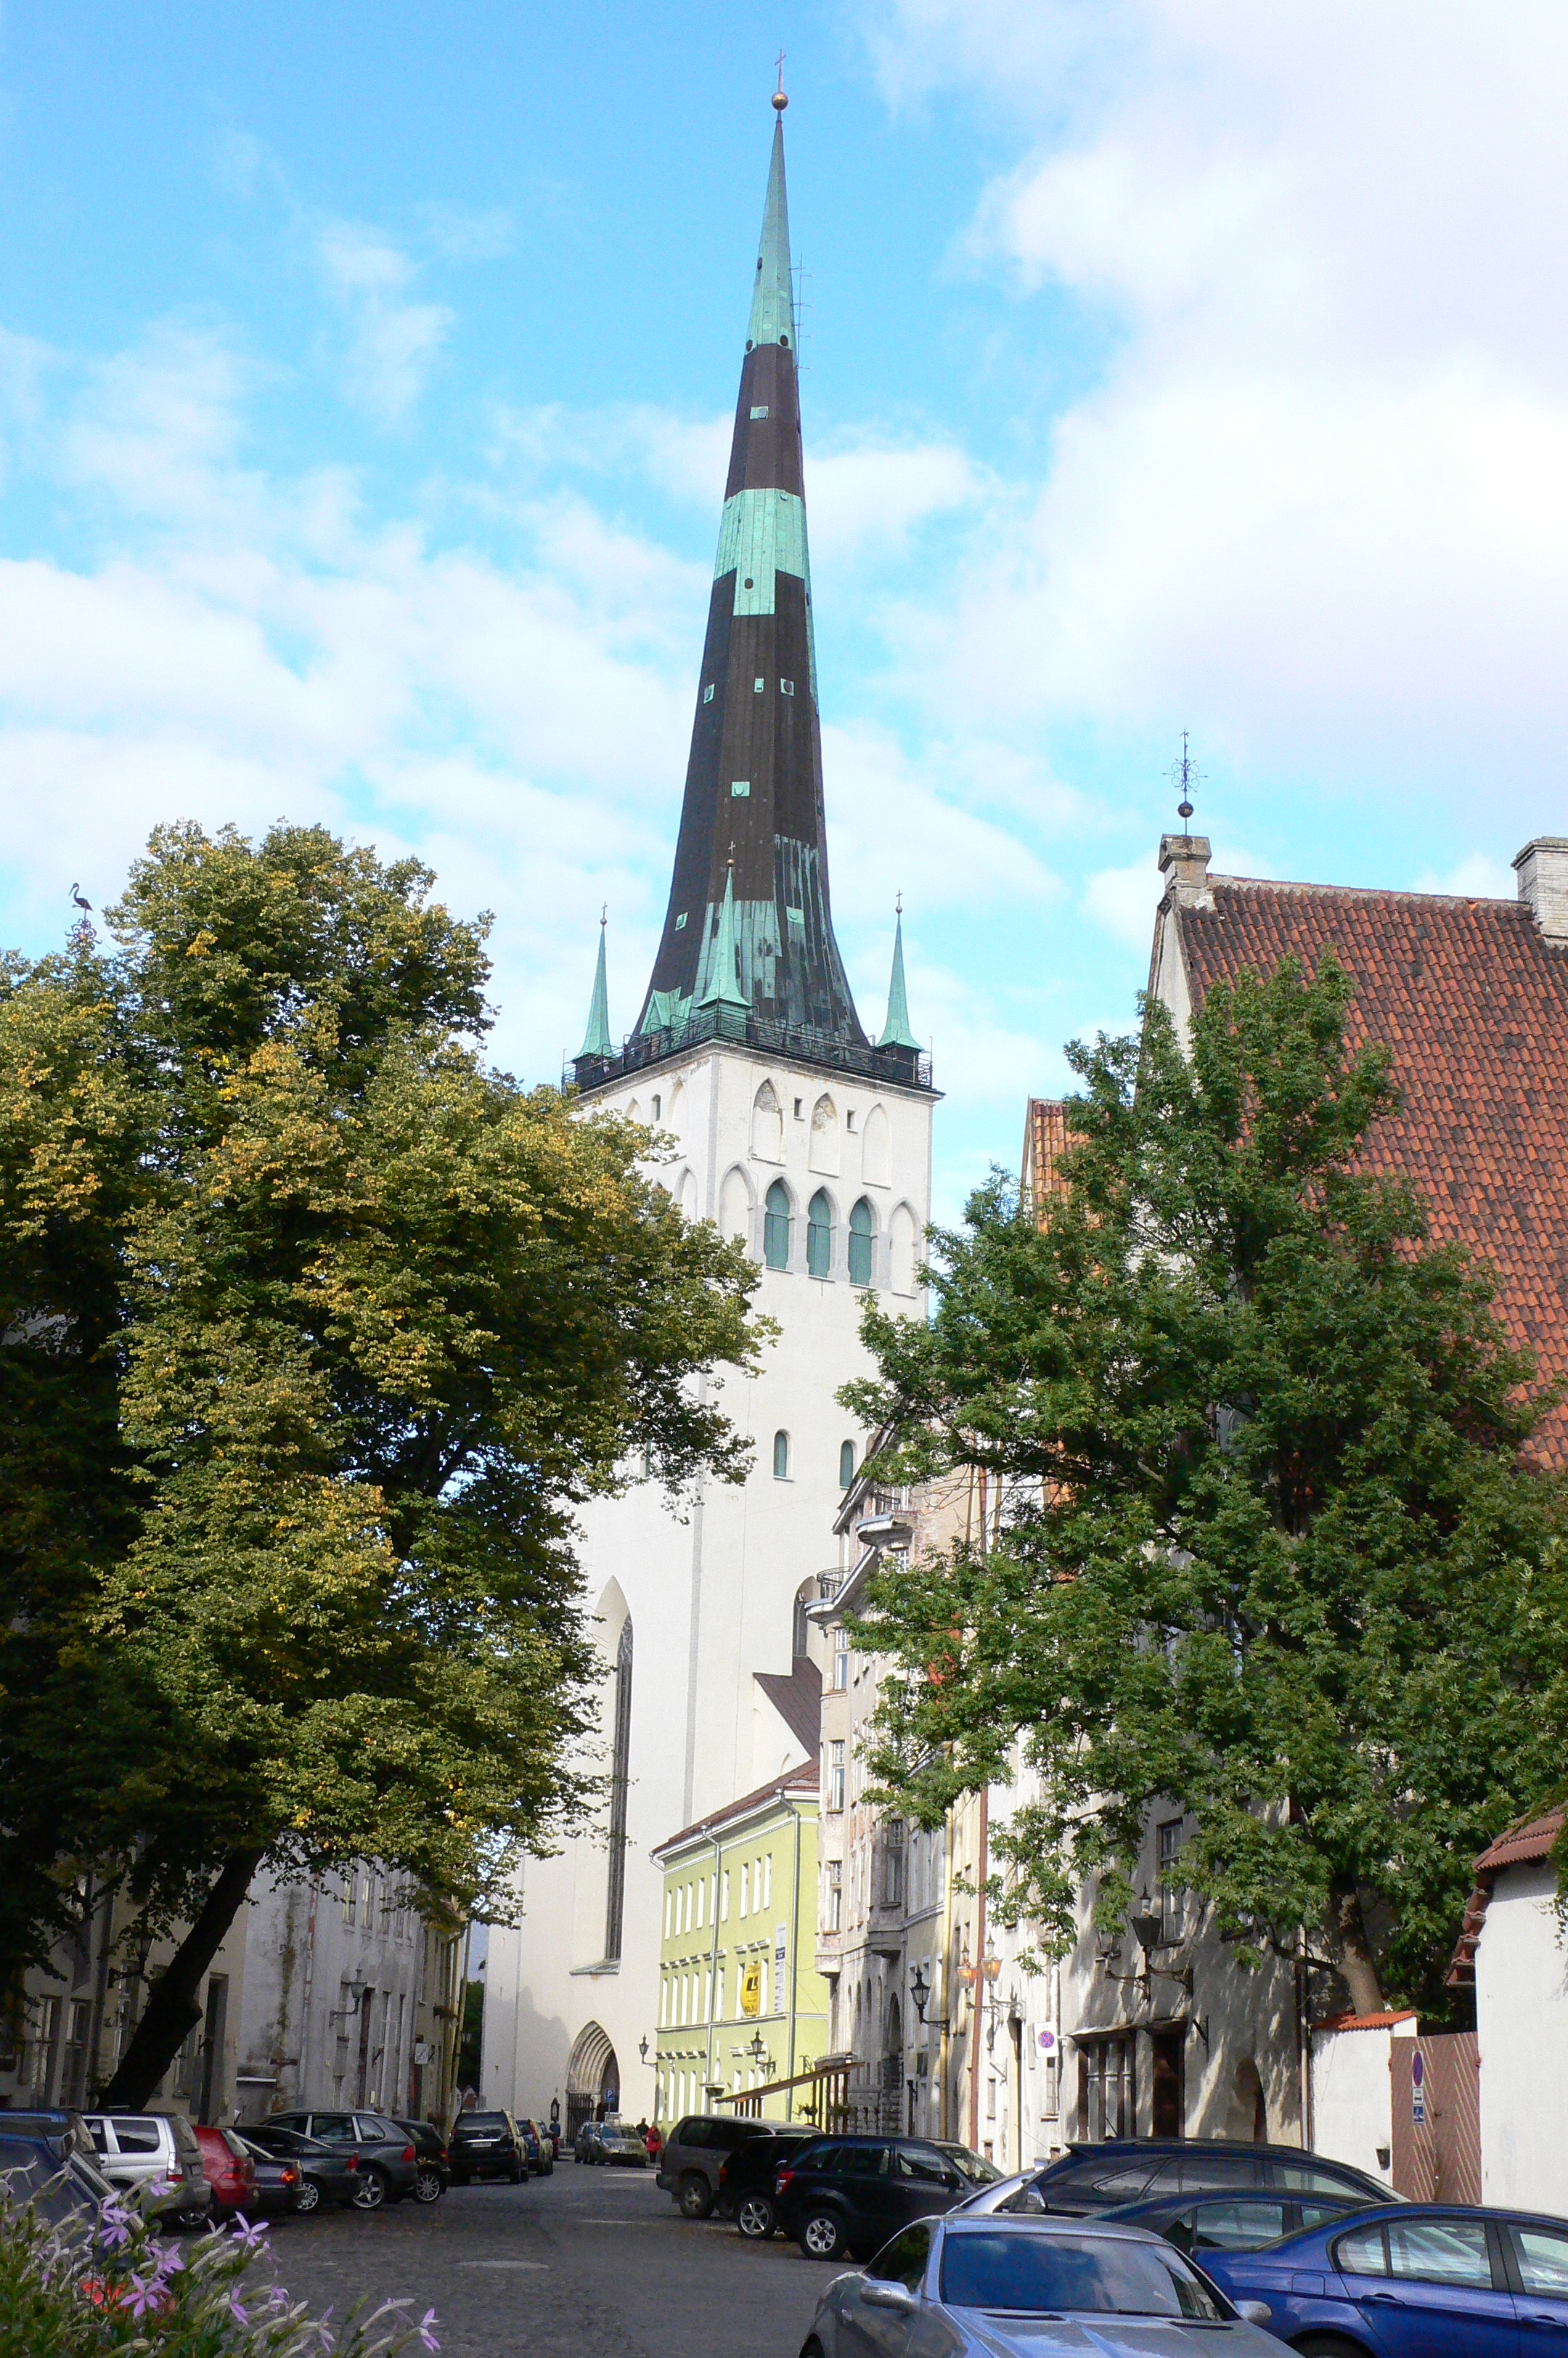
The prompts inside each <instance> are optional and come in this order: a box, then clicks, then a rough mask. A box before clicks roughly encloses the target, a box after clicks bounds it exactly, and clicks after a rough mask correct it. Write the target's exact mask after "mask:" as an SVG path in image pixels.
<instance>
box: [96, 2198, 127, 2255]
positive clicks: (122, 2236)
mask: <svg viewBox="0 0 1568 2358" xmlns="http://www.w3.org/2000/svg"><path fill="white" fill-rule="evenodd" d="M98 2240H99V2242H100V2243H101V2244H103V2248H104V2250H105V2251H106V2252H117V2251H118V2250H119V2248H120V2246H121V2244H128V2243H129V2242H130V2240H131V2214H130V2212H128V2211H127V2210H126V2209H125V2208H124V2205H123V2204H121V2203H119V2202H105V2203H104V2204H103V2208H102V2209H101V2210H100V2212H99V2213H98Z"/></svg>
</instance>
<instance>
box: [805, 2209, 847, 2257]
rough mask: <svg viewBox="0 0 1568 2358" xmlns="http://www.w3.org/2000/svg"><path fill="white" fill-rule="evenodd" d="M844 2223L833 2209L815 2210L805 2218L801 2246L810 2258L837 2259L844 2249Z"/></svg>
mask: <svg viewBox="0 0 1568 2358" xmlns="http://www.w3.org/2000/svg"><path fill="white" fill-rule="evenodd" d="M845 2241H846V2237H845V2234H844V2223H843V2221H842V2220H841V2219H839V2218H838V2217H837V2216H836V2215H835V2214H834V2212H831V2211H814V2212H812V2213H811V2215H810V2217H809V2218H807V2219H806V2220H804V2221H803V2222H802V2223H801V2230H800V2248H801V2250H802V2251H803V2252H804V2253H805V2254H806V2258H807V2259H808V2260H836V2259H838V2256H839V2255H840V2254H841V2253H842V2251H843V2249H844V2244H845Z"/></svg>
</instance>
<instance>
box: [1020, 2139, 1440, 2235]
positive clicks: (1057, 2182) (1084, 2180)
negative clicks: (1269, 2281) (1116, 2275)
mask: <svg viewBox="0 0 1568 2358" xmlns="http://www.w3.org/2000/svg"><path fill="white" fill-rule="evenodd" d="M1250 2187H1273V2188H1278V2189H1279V2190H1281V2192H1284V2193H1289V2194H1324V2195H1328V2196H1331V2197H1332V2196H1335V2195H1337V2196H1340V2197H1341V2198H1347V2199H1348V2200H1350V2201H1361V2202H1388V2201H1392V2200H1395V2199H1397V2198H1395V2197H1394V2196H1393V2195H1392V2194H1391V2192H1390V2189H1389V2188H1388V2187H1387V2186H1385V2185H1384V2184H1383V2183H1382V2181H1381V2180H1379V2179H1376V2178H1368V2176H1367V2174H1366V2172H1365V2171H1364V2170H1359V2169H1351V2167H1350V2165H1349V2163H1348V2162H1345V2161H1324V2160H1322V2159H1321V2158H1319V2156H1318V2155H1316V2154H1315V2153H1304V2152H1303V2150H1302V2148H1301V2147H1300V2146H1298V2145H1239V2144H1238V2145H1232V2144H1228V2143H1227V2142H1226V2141H1225V2140H1224V2139H1223V2138H1220V2137H1187V2138H1184V2139H1177V2138H1174V2137H1171V2138H1163V2137H1160V2138H1156V2137H1139V2138H1136V2139H1134V2138H1131V2137H1117V2138H1114V2139H1108V2141H1107V2142H1106V2143H1105V2144H1104V2145H1078V2146H1073V2147H1070V2148H1069V2150H1068V2151H1067V2152H1066V2153H1065V2154H1064V2155H1063V2157H1062V2158H1061V2160H1060V2161H1054V2162H1052V2163H1051V2165H1050V2167H1049V2168H1048V2169H1043V2170H1041V2171H1039V2172H1038V2174H1037V2175H1036V2176H1035V2177H1033V2178H1032V2179H1031V2180H1029V2182H1028V2184H1027V2185H1026V2186H1023V2187H1021V2188H1020V2190H1019V2191H1018V2192H1017V2193H1016V2194H1014V2195H1012V2196H1011V2198H1010V2199H1009V2200H1008V2201H1006V2203H1005V2204H1004V2206H1003V2207H1004V2208H1005V2209H1007V2210H1009V2211H1057V2212H1065V2213H1067V2214H1068V2215H1069V2216H1073V2217H1078V2218H1083V2217H1087V2215H1088V2213H1089V2212H1096V2211H1110V2210H1113V2209H1114V2208H1115V2207H1116V2205H1117V2204H1118V2203H1121V2202H1138V2201H1146V2200H1152V2198H1153V2197H1154V2196H1155V2195H1159V2194H1226V2193H1229V2192H1232V2191H1234V2192H1237V2193H1240V2192H1242V2191H1243V2190H1246V2189H1248V2188H1250Z"/></svg>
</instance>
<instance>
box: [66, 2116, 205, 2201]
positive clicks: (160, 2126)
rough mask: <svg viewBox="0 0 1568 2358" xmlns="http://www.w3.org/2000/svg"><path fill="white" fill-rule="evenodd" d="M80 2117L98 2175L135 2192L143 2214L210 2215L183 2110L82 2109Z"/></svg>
mask: <svg viewBox="0 0 1568 2358" xmlns="http://www.w3.org/2000/svg"><path fill="white" fill-rule="evenodd" d="M81 2119H82V2125H83V2126H84V2127H85V2129H86V2131H87V2134H88V2136H90V2137H91V2138H92V2149H93V2153H94V2155H95V2157H96V2159H97V2163H98V2167H99V2169H101V2170H102V2171H103V2175H104V2177H105V2178H106V2179H107V2180H109V2183H110V2184H111V2186H117V2187H120V2188H122V2189H124V2190H125V2191H127V2192H129V2193H133V2194H135V2195H136V2196H137V2197H138V2199H139V2201H141V2203H142V2206H143V2208H144V2209H145V2210H146V2212H147V2214H148V2216H149V2217H151V2218H157V2219H173V2220H175V2221H177V2222H178V2224H179V2225H180V2226H182V2227H199V2226H200V2224H201V2223H202V2222H203V2221H204V2220H205V2219H207V2218H208V2217H209V2216H210V2214H211V2209H212V2190H211V2187H210V2186H209V2185H208V2183H207V2171H206V2168H205V2165H204V2164H203V2162H202V2159H201V2147H200V2146H199V2145H198V2144H197V2142H196V2134H195V2131H194V2130H193V2129H192V2128H191V2125H190V2123H189V2121H188V2120H187V2119H186V2117H185V2115H184V2114H183V2113H83V2115H81Z"/></svg>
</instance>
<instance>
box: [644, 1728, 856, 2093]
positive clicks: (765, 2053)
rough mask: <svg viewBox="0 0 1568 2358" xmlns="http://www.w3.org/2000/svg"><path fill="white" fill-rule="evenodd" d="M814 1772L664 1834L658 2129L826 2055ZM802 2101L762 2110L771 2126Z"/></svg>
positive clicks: (804, 1771) (810, 1766)
mask: <svg viewBox="0 0 1568 2358" xmlns="http://www.w3.org/2000/svg"><path fill="white" fill-rule="evenodd" d="M816 1812H817V1770H816V1762H815V1761H812V1762H810V1763H803V1764H802V1766H801V1767H800V1768H795V1769H791V1770H789V1771H788V1772H787V1773H786V1774H785V1775H784V1776H782V1777H775V1778H774V1779H772V1781H771V1782H770V1783H768V1784H767V1785H764V1786H762V1787H760V1788H759V1790H757V1791H756V1792H754V1793H748V1794H746V1795H745V1796H744V1797H743V1798H742V1799H741V1801H732V1802H730V1805H729V1807H728V1808H726V1809H723V1810H718V1811H715V1812H713V1814H712V1815H711V1816H710V1817H708V1818H705V1819H703V1820H702V1821H701V1822H700V1823H698V1824H697V1825H694V1826H688V1827H687V1828H686V1829H685V1831H684V1832H683V1833H678V1834H676V1835H674V1836H672V1838H671V1839H670V1841H669V1842H667V1843H665V1844H662V1845H661V1846H660V1848H659V1849H657V1850H656V1851H655V1852H654V1861H655V1863H656V1864H657V1865H658V1866H660V1867H662V1869H663V1871H664V1917H663V1931H664V1938H663V1942H662V1946H661V1952H660V1962H659V1993H658V2017H657V2020H658V2039H657V2091H658V2093H657V2097H656V2103H657V2106H658V2118H659V2120H660V2122H661V2123H662V2124H663V2125H664V2126H665V2128H668V2127H670V2126H671V2125H673V2124H674V2123H675V2122H676V2121H678V2120H679V2119H680V2118H681V2117H682V2115H684V2114H687V2113H706V2112H712V2111H714V2110H716V2109H719V2108H722V2109H726V2110H727V2109H729V2104H727V2103H726V2100H727V2099H728V2100H730V2102H732V2101H733V2099H734V2098H735V2097H736V2096H737V2095H741V2094H744V2093H746V2092H747V2091H749V2090H751V2089H754V2088H767V2087H769V2086H770V2084H771V2083H772V2082H774V2081H784V2080H795V2079H797V2078H798V2077H799V2076H800V2075H801V2074H802V2073H804V2072H806V2071H810V2070H811V2068H812V2067H813V2065H815V2064H816V2063H819V2062H820V2061H821V2060H822V2058H823V2056H824V2055H825V2053H826V2052H827V2032H828V1992H827V1983H826V1982H825V1981H824V1979H823V1978H822V1975H821V1974H819V1973H818V1972H817V1970H816ZM803 2093H806V2092H805V2091H802V2090H797V2089H789V2088H784V2089H780V2090H778V2091H777V2092H776V2093H770V2094H769V2095H767V2096H765V2097H764V2098H763V2100H762V2111H763V2114H764V2115H765V2116H767V2117H768V2118H771V2119H779V2120H788V2119H791V2118H793V2117H795V2116H796V2115H798V2113H799V2111H800V2104H799V2102H798V2099H799V2097H800V2096H801V2095H802V2094H803Z"/></svg>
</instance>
